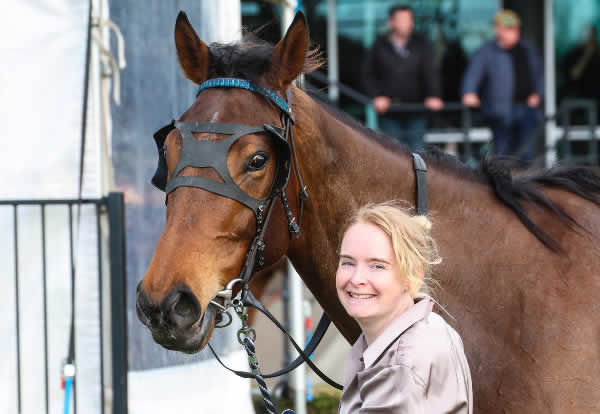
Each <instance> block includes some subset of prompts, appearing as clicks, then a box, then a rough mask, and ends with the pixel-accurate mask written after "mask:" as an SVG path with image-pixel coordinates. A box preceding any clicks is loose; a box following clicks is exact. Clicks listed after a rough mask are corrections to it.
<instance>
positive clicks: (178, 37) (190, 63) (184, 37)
mask: <svg viewBox="0 0 600 414" xmlns="http://www.w3.org/2000/svg"><path fill="white" fill-rule="evenodd" d="M175 47H176V48H177V56H178V57H179V64H180V65H181V68H182V69H183V72H184V73H185V76H186V77H187V78H188V79H189V80H191V81H192V82H194V83H196V84H198V85H200V84H201V83H202V82H204V81H205V80H206V78H207V77H208V67H209V66H210V59H211V56H210V50H209V49H208V46H206V43H204V42H203V41H202V40H200V38H199V37H198V35H197V34H196V32H195V31H194V28H193V27H192V25H191V24H190V21H189V20H188V18H187V15H186V14H185V13H184V12H182V11H180V12H179V15H178V16H177V22H176V23H175Z"/></svg>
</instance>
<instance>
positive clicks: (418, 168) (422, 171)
mask: <svg viewBox="0 0 600 414" xmlns="http://www.w3.org/2000/svg"><path fill="white" fill-rule="evenodd" d="M412 157H413V168H414V170H415V174H416V176H417V183H416V184H417V191H416V193H417V194H416V196H417V197H416V198H417V202H416V206H417V214H418V215H420V216H425V215H427V207H428V206H427V166H426V165H425V161H424V160H423V158H422V157H421V156H420V155H419V154H417V153H416V152H413V153H412Z"/></svg>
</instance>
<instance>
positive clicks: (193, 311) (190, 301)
mask: <svg viewBox="0 0 600 414" xmlns="http://www.w3.org/2000/svg"><path fill="white" fill-rule="evenodd" d="M173 311H174V312H175V313H176V314H177V315H179V316H181V317H182V318H190V317H192V318H193V317H194V316H196V315H197V314H198V307H197V306H196V302H195V301H194V298H192V297H190V295H186V294H184V293H182V294H181V295H180V296H179V300H178V301H177V303H176V304H175V306H174V307H173Z"/></svg>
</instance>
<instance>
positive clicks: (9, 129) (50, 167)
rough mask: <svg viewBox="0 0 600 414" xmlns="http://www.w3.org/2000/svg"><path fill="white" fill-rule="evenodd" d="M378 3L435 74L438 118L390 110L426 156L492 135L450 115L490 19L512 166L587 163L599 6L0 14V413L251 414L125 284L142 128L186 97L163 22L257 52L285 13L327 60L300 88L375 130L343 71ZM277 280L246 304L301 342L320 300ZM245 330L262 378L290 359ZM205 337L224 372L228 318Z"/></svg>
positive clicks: (143, 167)
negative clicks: (421, 129)
mask: <svg viewBox="0 0 600 414" xmlns="http://www.w3.org/2000/svg"><path fill="white" fill-rule="evenodd" d="M398 4H403V5H409V6H410V7H411V8H412V11H413V15H414V23H415V32H418V33H421V34H422V35H423V36H424V37H425V38H426V39H427V40H428V42H429V45H430V48H431V53H432V55H433V59H434V65H435V67H436V70H437V71H438V72H439V78H440V87H441V89H440V91H441V92H440V95H441V96H440V98H441V99H442V100H443V102H444V104H445V105H444V109H443V110H441V111H436V112H432V111H429V110H428V109H427V108H426V107H425V106H424V105H422V104H419V105H416V106H415V105H414V103H413V104H409V105H406V106H403V103H400V104H398V105H396V106H395V108H396V109H395V110H396V111H398V112H402V111H406V112H415V111H416V112H419V113H420V114H421V115H422V116H423V117H425V118H426V119H427V129H426V131H425V135H424V140H425V142H426V143H427V144H431V145H436V146H438V147H440V148H441V149H443V150H445V151H448V152H451V153H453V154H456V155H457V156H458V157H459V158H461V159H462V160H463V161H464V162H467V163H471V164H473V165H475V164H476V163H477V162H478V160H479V159H480V158H481V157H482V156H484V155H485V154H486V153H487V152H488V151H490V140H491V139H492V135H493V134H492V131H491V130H490V128H489V126H488V125H487V122H486V120H485V117H484V116H483V115H482V114H481V113H480V111H478V110H477V109H472V108H468V107H465V106H463V105H462V103H461V98H462V97H461V83H462V80H463V77H464V74H465V70H466V68H467V67H468V65H469V62H470V60H471V59H472V57H473V55H474V54H475V53H476V51H477V50H478V49H479V48H480V47H481V46H482V45H484V44H485V43H486V42H488V41H490V40H493V39H494V36H495V35H494V27H493V25H492V19H493V17H494V15H495V14H496V12H497V11H498V10H499V9H500V8H509V9H512V10H514V11H515V12H516V13H517V14H518V15H519V17H520V20H521V36H522V37H523V38H524V39H527V40H528V41H529V42H530V43H531V44H533V45H534V47H535V48H536V49H537V51H538V52H539V54H540V57H541V59H542V62H543V73H544V78H543V82H544V89H545V93H544V95H543V96H542V102H541V104H540V106H539V108H538V112H539V119H540V122H539V123H538V124H537V127H536V128H535V129H534V131H533V132H532V133H531V134H530V136H529V137H528V143H530V144H531V145H532V148H533V149H534V152H533V157H532V159H531V160H530V161H531V162H532V163H533V164H534V166H540V167H541V166H549V165H553V164H554V163H556V162H557V161H561V162H570V163H582V164H593V165H597V163H598V147H597V143H596V139H597V136H598V129H597V121H598V119H597V117H598V111H597V105H598V101H599V99H600V81H599V80H598V77H597V74H598V73H599V69H600V48H599V47H598V40H599V38H598V29H599V28H600V0H579V1H578V2H577V5H576V7H575V6H574V4H573V2H570V1H568V0H530V1H527V2H523V1H516V0H505V1H502V0H412V1H396V0H393V1H392V0H302V1H300V0H282V1H275V0H272V1H245V0H243V1H240V0H177V1H175V0H169V1H159V0H125V1H121V0H119V1H117V0H91V1H85V0H8V2H5V4H4V5H3V6H4V7H3V13H2V14H1V15H0V32H1V34H0V50H1V51H2V55H1V57H0V61H1V62H2V65H1V66H2V70H0V97H1V98H2V99H1V101H0V120H1V122H2V125H3V131H4V134H3V135H4V137H5V139H4V142H3V145H2V151H1V153H2V155H3V157H2V159H3V163H2V167H0V168H2V171H3V177H4V179H3V180H2V182H3V185H2V187H1V188H0V199H1V200H0V229H2V231H1V232H0V246H1V248H0V257H1V260H0V269H2V273H1V275H2V281H3V289H0V334H2V338H3V339H4V340H3V341H2V343H1V344H0V359H1V360H2V361H3V362H2V364H0V412H3V413H58V412H65V411H64V410H65V407H66V409H67V410H68V411H67V412H73V413H74V412H80V413H127V412H129V413H142V412H144V413H147V412H178V413H187V412H190V413H192V412H193V413H197V412H210V413H225V412H231V411H233V410H236V412H238V413H245V412H247V413H252V412H255V411H254V410H255V408H254V404H253V402H252V398H253V397H252V395H255V394H256V389H255V385H254V384H251V383H250V381H248V380H242V379H239V378H237V377H235V376H234V375H233V374H231V373H229V372H228V371H226V370H225V369H223V368H222V367H220V366H219V365H218V364H217V363H216V361H215V360H214V358H213V357H212V355H211V354H210V353H208V352H207V350H203V351H202V352H200V353H198V354H196V355H193V356H189V355H182V354H178V353H173V352H169V351H167V350H165V349H163V348H161V347H160V346H158V345H157V344H156V343H155V342H154V341H153V340H152V338H151V337H150V334H149V333H148V331H147V329H146V328H145V327H143V326H142V325H141V324H140V323H139V322H138V320H137V317H136V313H135V288H136V286H137V284H138V282H139V281H140V280H141V278H142V277H143V275H144V272H145V270H146V268H147V267H148V264H149V262H150V259H151V257H152V254H153V251H154V246H155V245H156V242H157V240H158V238H159V236H160V234H161V232H162V229H163V227H164V223H165V211H166V209H165V206H164V193H162V192H160V191H158V190H157V189H155V188H154V187H153V186H152V185H151V184H150V179H151V177H152V174H153V172H154V169H155V168H156V162H157V153H156V147H155V144H154V142H153V139H152V134H153V133H154V131H156V130H157V129H158V128H160V127H162V126H163V125H165V124H166V123H168V122H170V120H171V119H177V118H179V117H180V115H181V114H182V113H183V111H184V110H185V109H187V108H188V107H189V106H190V105H191V103H192V102H193V101H194V99H195V87H194V85H193V84H192V83H191V82H189V81H188V80H186V79H185V78H184V77H183V75H182V72H181V70H180V68H179V66H178V62H177V58H176V52H175V47H174V42H173V28H174V24H175V19H176V16H177V13H178V12H179V11H180V10H184V11H185V12H186V13H187V15H188V17H189V19H190V21H191V23H192V24H193V26H194V27H195V29H196V31H197V32H198V34H199V36H200V37H201V38H202V39H203V40H204V41H205V42H206V43H211V42H230V41H235V40H238V39H240V38H241V35H242V33H243V30H259V32H258V33H259V36H260V37H262V38H263V39H266V40H268V41H270V42H273V43H275V42H277V41H278V40H279V39H280V38H281V35H282V33H283V32H285V29H286V28H287V25H288V24H289V22H290V21H291V18H292V17H293V13H294V12H295V11H297V10H302V11H303V12H304V13H305V14H306V16H307V19H308V24H309V28H310V34H311V38H312V41H313V42H314V43H315V44H316V45H318V46H319V47H320V48H321V50H322V51H323V56H324V57H325V58H326V59H327V64H326V65H325V66H324V67H323V68H321V69H320V70H319V71H317V72H315V73H312V74H309V75H307V76H306V77H305V79H304V82H305V88H306V90H307V91H308V92H309V93H310V94H311V95H312V96H313V97H314V98H315V99H319V100H322V101H324V102H328V103H329V104H331V105H334V106H336V107H338V108H340V109H341V110H343V111H345V112H346V113H348V114H350V115H351V116H352V117H354V118H356V119H358V120H359V121H361V122H363V123H365V124H366V125H367V126H368V127H370V128H373V129H379V128H380V126H381V125H380V117H379V116H378V114H377V112H376V111H375V110H374V108H373V104H372V97H371V96H369V94H368V93H367V91H366V90H365V85H364V72H363V70H362V62H364V61H365V59H366V57H367V55H368V53H369V50H370V49H371V48H372V46H373V45H374V42H375V41H376V39H377V37H378V36H380V35H384V34H385V33H386V32H387V30H388V11H389V9H390V7H392V6H395V5H398ZM244 28H245V29H244ZM293 273H294V272H293V269H292V270H290V269H288V268H283V269H280V270H279V271H277V272H275V273H274V274H273V275H272V276H269V278H268V279H267V280H265V281H264V285H265V288H264V293H263V295H262V301H263V303H265V304H266V305H267V307H269V309H271V310H272V311H273V313H274V314H275V315H276V316H277V317H278V318H280V320H282V321H285V323H286V324H287V325H288V326H290V327H292V328H293V327H296V328H295V329H296V330H298V328H297V327H298V326H300V327H301V328H300V329H299V330H300V331H302V335H301V337H300V338H298V339H299V340H300V341H304V340H305V339H306V338H308V337H309V336H310V335H311V332H312V330H313V329H314V325H315V324H316V322H317V320H318V317H319V315H320V307H319V306H318V304H317V303H316V302H315V301H314V299H313V298H312V296H311V295H310V292H308V291H307V290H306V289H300V291H299V292H296V293H294V295H291V294H290V286H291V285H293V284H294V283H296V282H297V279H295V278H297V275H296V276H294V274H293ZM288 274H289V275H290V276H288ZM292 296H293V297H292ZM291 302H294V303H291ZM298 303H299V304H300V305H298ZM294 309H295V310H294ZM254 325H255V328H256V331H257V333H258V339H257V349H258V358H259V361H260V363H261V366H262V367H263V369H264V371H265V372H270V371H273V370H276V369H279V368H280V367H282V366H283V365H284V363H285V361H286V360H289V359H290V358H293V357H294V356H295V355H294V353H293V352H290V351H289V347H288V345H287V343H286V342H285V341H284V340H283V337H282V335H281V334H279V332H278V331H277V330H276V328H275V327H273V326H272V325H271V324H270V323H268V322H267V321H266V320H265V319H264V318H262V317H260V316H257V317H256V320H255V321H254ZM302 336H303V337H304V338H302ZM211 343H212V345H213V346H214V347H215V349H217V350H218V352H219V354H220V355H221V356H222V357H223V359H224V361H225V362H226V363H228V364H230V365H232V366H234V367H236V368H237V369H244V368H245V367H246V365H247V363H246V357H245V353H244V352H243V351H242V350H241V348H240V347H239V344H238V343H237V340H236V324H234V325H233V326H231V327H229V328H227V329H222V330H217V331H216V332H215V334H214V335H213V339H212V340H211ZM348 350H349V345H348V344H347V343H346V342H345V341H344V340H343V339H342V338H341V336H340V335H339V333H337V331H336V330H335V328H333V327H332V328H330V332H328V333H327V335H326V337H325V339H324V342H323V344H322V345H321V346H320V347H319V349H318V350H317V352H316V354H315V356H314V361H315V363H316V364H317V365H318V366H320V367H321V368H322V369H323V370H324V371H325V372H326V373H327V374H328V375H330V376H331V377H332V378H333V379H334V380H337V381H338V382H341V380H342V376H343V365H344V359H345V355H346V353H347V351H348ZM73 372H74V375H73ZM268 385H269V386H270V387H271V389H273V390H274V392H275V394H276V396H277V397H278V398H279V397H281V398H284V399H285V400H287V401H288V404H291V405H290V406H294V407H295V408H296V410H297V411H298V413H299V414H300V413H303V412H315V413H317V412H319V413H328V412H336V410H337V400H336V398H337V395H338V394H337V393H335V392H333V391H332V390H331V388H330V387H328V386H326V385H324V384H323V383H322V382H321V381H320V380H319V379H318V378H317V377H315V376H314V375H313V374H312V373H310V372H306V375H305V374H303V373H302V371H300V373H299V374H298V376H294V377H293V378H292V377H291V376H290V377H289V378H288V377H285V378H283V379H278V380H269V381H268ZM323 395H325V396H323ZM319 398H321V399H319ZM293 399H295V400H296V403H295V404H292V403H291V402H289V401H291V400H293ZM299 401H300V402H299ZM257 407H259V408H258V409H257V411H256V412H262V411H260V410H261V409H262V408H260V407H262V405H261V404H258V405H257ZM303 410H304V411H303ZM307 410H308V411H307Z"/></svg>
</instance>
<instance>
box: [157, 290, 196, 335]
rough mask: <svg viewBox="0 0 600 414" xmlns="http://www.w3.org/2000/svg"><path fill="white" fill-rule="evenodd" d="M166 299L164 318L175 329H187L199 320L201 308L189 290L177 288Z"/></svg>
mask: <svg viewBox="0 0 600 414" xmlns="http://www.w3.org/2000/svg"><path fill="white" fill-rule="evenodd" d="M167 299H168V306H166V312H165V317H166V319H168V321H169V322H170V323H172V324H173V325H175V326H176V327H178V328H187V327H189V326H190V325H192V324H194V323H195V322H197V321H198V319H200V316H201V315H202V307H201V306H200V302H198V299H196V295H194V293H192V292H191V291H190V290H189V289H187V288H185V287H181V288H178V289H177V290H176V291H174V292H173V293H172V294H170V295H169V297H168V298H167ZM165 304H167V303H165Z"/></svg>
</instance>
